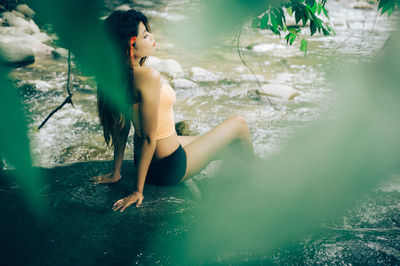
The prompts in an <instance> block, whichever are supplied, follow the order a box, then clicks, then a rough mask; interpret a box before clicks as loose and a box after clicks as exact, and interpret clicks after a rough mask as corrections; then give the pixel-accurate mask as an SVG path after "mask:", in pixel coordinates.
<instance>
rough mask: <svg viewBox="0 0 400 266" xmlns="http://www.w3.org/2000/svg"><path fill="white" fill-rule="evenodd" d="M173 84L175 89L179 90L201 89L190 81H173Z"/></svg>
mask: <svg viewBox="0 0 400 266" xmlns="http://www.w3.org/2000/svg"><path fill="white" fill-rule="evenodd" d="M171 83H172V85H173V86H174V88H179V89H193V88H198V87H199V85H197V84H196V83H194V82H193V81H190V80H188V79H174V80H172V81H171Z"/></svg>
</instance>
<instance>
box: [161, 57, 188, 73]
mask: <svg viewBox="0 0 400 266" xmlns="http://www.w3.org/2000/svg"><path fill="white" fill-rule="evenodd" d="M155 69H157V70H158V71H160V72H163V73H166V74H167V75H170V76H174V75H175V74H178V73H182V72H183V68H182V67H181V65H180V64H179V63H178V62H177V61H176V60H173V59H165V60H161V61H160V62H159V63H158V64H157V65H155Z"/></svg>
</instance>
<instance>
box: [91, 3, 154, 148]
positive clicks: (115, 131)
mask: <svg viewBox="0 0 400 266" xmlns="http://www.w3.org/2000/svg"><path fill="white" fill-rule="evenodd" d="M140 22H142V23H143V24H144V25H145V27H146V29H147V31H148V32H151V29H150V24H149V22H148V20H147V17H146V16H145V15H144V14H143V13H142V12H139V11H136V10H134V9H130V10H128V11H121V10H118V11H114V12H113V13H111V14H110V15H109V16H108V17H107V18H106V19H105V21H104V24H103V28H104V30H105V31H106V33H107V34H108V35H109V36H110V37H111V38H112V40H113V41H114V43H115V44H116V47H117V49H118V51H119V52H120V55H121V58H122V59H123V60H122V61H123V64H124V65H123V69H124V77H125V78H126V81H127V84H126V86H125V87H124V88H123V89H124V90H125V91H123V93H124V94H125V95H126V97H127V99H128V102H129V105H130V109H132V104H133V103H134V100H135V99H134V94H133V68H132V65H131V59H130V47H129V40H130V38H131V37H133V36H137V35H138V27H139V23H140ZM134 45H135V44H134ZM146 59H147V57H143V58H141V59H140V61H139V64H140V65H141V66H142V65H143V64H144V63H145V62H146ZM97 109H98V114H99V118H100V122H101V125H102V127H103V135H104V140H105V141H106V144H107V147H109V143H110V137H111V138H112V146H114V147H115V142H118V141H119V139H120V137H119V136H120V132H121V131H123V130H128V131H129V129H130V125H131V123H130V121H131V115H132V111H131V112H130V113H129V114H124V113H121V112H119V111H117V108H115V107H113V105H112V104H111V102H110V100H109V99H108V98H106V97H105V95H104V94H103V93H102V91H101V90H99V88H97ZM127 121H128V122H127Z"/></svg>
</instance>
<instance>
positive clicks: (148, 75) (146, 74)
mask: <svg viewBox="0 0 400 266" xmlns="http://www.w3.org/2000/svg"><path fill="white" fill-rule="evenodd" d="M140 79H141V80H142V82H140V81H141V80H138V82H139V84H143V85H142V86H140V88H139V91H140V96H141V103H140V104H139V121H140V129H141V130H140V131H141V135H142V138H143V145H142V150H141V151H140V156H139V162H138V167H137V186H136V190H137V191H138V192H140V193H143V187H144V183H145V180H146V175H147V171H148V169H149V165H150V162H151V159H152V158H153V155H154V151H155V150H156V133H157V124H158V109H159V103H160V88H161V78H160V73H158V72H157V71H156V70H154V69H151V68H146V69H143V73H142V75H141V76H140Z"/></svg>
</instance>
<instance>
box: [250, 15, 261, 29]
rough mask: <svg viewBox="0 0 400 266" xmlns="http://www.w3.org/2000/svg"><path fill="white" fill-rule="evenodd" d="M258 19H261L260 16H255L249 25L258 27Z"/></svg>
mask: <svg viewBox="0 0 400 266" xmlns="http://www.w3.org/2000/svg"><path fill="white" fill-rule="evenodd" d="M260 21H261V19H260V18H258V17H255V18H254V19H253V21H252V22H251V27H253V28H258V27H259V25H260Z"/></svg>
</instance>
